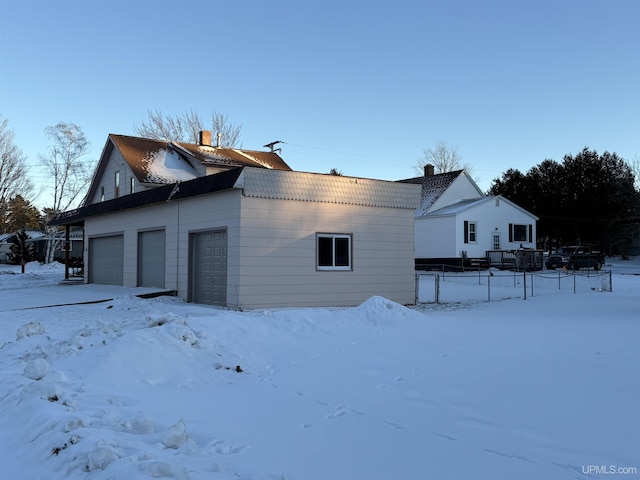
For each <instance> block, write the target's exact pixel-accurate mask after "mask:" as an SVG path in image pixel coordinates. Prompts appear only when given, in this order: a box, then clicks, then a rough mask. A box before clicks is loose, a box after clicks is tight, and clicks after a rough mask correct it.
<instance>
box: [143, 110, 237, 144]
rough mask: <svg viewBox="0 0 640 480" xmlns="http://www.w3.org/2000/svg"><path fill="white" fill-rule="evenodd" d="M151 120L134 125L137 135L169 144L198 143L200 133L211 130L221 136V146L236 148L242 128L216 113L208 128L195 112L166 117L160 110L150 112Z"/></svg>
mask: <svg viewBox="0 0 640 480" xmlns="http://www.w3.org/2000/svg"><path fill="white" fill-rule="evenodd" d="M147 114H148V115H149V120H148V121H147V122H142V123H141V124H140V125H134V127H133V132H134V134H135V135H138V136H140V137H144V138H153V139H156V140H166V141H168V142H185V143H198V141H199V133H200V131H202V130H210V131H212V132H213V133H214V135H218V134H219V135H220V146H222V147H235V146H237V145H238V141H239V139H240V129H241V126H240V125H237V124H235V123H231V122H230V121H229V119H228V118H227V116H226V115H223V114H221V113H217V112H214V113H213V114H212V115H211V126H210V127H209V128H206V127H205V125H204V122H203V120H202V117H201V116H200V115H199V114H198V113H197V112H196V111H195V110H193V109H192V110H187V111H185V112H184V113H182V114H181V115H173V116H171V115H167V116H165V115H164V114H163V113H162V112H161V111H160V110H149V111H148V112H147Z"/></svg>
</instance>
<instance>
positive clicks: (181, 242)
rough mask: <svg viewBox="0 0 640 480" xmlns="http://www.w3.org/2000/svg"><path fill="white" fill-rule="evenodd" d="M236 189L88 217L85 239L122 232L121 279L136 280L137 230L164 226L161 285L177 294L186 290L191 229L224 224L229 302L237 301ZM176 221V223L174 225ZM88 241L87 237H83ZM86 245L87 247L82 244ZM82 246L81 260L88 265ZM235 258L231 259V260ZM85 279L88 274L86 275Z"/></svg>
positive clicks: (182, 294) (132, 284) (131, 284)
mask: <svg viewBox="0 0 640 480" xmlns="http://www.w3.org/2000/svg"><path fill="white" fill-rule="evenodd" d="M240 195H241V193H240V191H233V192H224V193H220V194H217V195H213V196H202V197H195V198H192V199H187V200H184V201H182V202H168V203H164V204H160V205H152V206H149V207H144V208H138V209H134V210H128V211H125V212H118V213H117V214H110V215H102V216H99V217H93V218H90V219H87V220H86V222H85V235H86V238H91V237H93V236H104V235H110V234H117V233H124V275H123V284H124V285H125V286H128V287H135V286H136V285H137V273H138V272H137V265H138V258H137V255H138V245H137V242H138V232H140V231H144V230H155V229H165V238H166V250H165V255H166V256H165V279H166V281H165V288H166V289H167V290H176V291H177V292H178V296H180V297H181V298H185V299H188V295H189V290H188V288H189V256H188V255H189V234H190V233H192V232H197V231H204V230H216V229H227V230H228V232H229V249H228V250H229V266H228V268H229V276H228V280H227V287H228V292H229V293H228V295H229V303H230V304H232V305H235V304H237V303H238V301H237V284H238V281H237V277H238V273H237V272H238V260H237V256H238V241H237V236H238V225H239V216H240V212H239V203H240V202H239V197H240ZM178 225H180V227H179V230H178ZM85 246H88V242H85ZM85 248H87V247H85ZM87 253H88V252H87V251H86V250H85V265H88V258H87ZM233 259H235V260H233ZM85 278H87V277H85Z"/></svg>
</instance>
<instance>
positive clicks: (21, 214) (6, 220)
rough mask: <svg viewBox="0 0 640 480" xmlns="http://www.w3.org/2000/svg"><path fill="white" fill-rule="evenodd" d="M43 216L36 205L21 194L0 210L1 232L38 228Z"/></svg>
mask: <svg viewBox="0 0 640 480" xmlns="http://www.w3.org/2000/svg"><path fill="white" fill-rule="evenodd" d="M41 223H42V216H41V215H40V212H39V211H38V209H37V208H36V207H34V206H33V205H32V204H31V203H30V202H29V201H28V200H25V199H24V198H23V197H22V196H21V195H16V196H15V197H13V198H12V199H11V200H9V201H8V202H7V208H6V209H2V210H1V211H0V232H4V233H13V232H16V231H18V230H22V229H24V230H38V229H40V227H41Z"/></svg>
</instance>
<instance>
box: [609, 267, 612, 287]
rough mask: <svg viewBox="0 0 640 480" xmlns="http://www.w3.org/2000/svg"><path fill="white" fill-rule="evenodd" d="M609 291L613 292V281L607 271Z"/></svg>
mask: <svg viewBox="0 0 640 480" xmlns="http://www.w3.org/2000/svg"><path fill="white" fill-rule="evenodd" d="M609 291H610V292H613V281H612V279H611V270H609Z"/></svg>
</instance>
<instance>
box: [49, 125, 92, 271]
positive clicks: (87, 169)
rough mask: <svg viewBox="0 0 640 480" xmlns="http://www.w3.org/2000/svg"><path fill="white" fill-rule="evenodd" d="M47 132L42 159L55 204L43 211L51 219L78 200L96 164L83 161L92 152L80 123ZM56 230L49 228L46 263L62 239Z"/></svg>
mask: <svg viewBox="0 0 640 480" xmlns="http://www.w3.org/2000/svg"><path fill="white" fill-rule="evenodd" d="M45 133H46V135H47V137H48V138H49V140H50V142H51V143H50V145H49V149H48V153H47V154H46V155H40V162H41V163H42V165H43V166H44V167H45V168H46V169H47V170H48V172H49V175H50V176H51V184H52V187H51V188H53V206H52V207H50V208H47V209H45V210H44V211H45V213H46V216H47V222H48V221H49V220H50V219H51V217H52V216H53V215H55V214H56V213H59V212H63V211H65V210H68V209H69V208H71V207H72V206H74V205H75V204H76V203H77V202H78V200H79V199H80V198H81V194H82V193H83V192H84V191H85V190H86V188H87V186H88V185H89V182H90V181H91V173H92V171H93V166H92V165H91V164H89V163H86V162H83V161H82V160H81V158H82V157H83V156H84V155H86V154H87V153H88V151H89V141H88V140H87V138H86V137H85V135H84V133H83V132H82V129H81V128H80V127H79V126H77V125H76V124H74V123H64V122H60V123H58V124H57V125H53V126H49V127H47V128H46V129H45ZM57 233H58V229H57V227H47V234H48V242H47V250H46V253H45V262H46V263H50V262H52V261H53V254H54V252H55V249H56V248H57V247H58V245H59V244H60V242H61V240H60V239H59V238H58V237H57V235H56V234H57Z"/></svg>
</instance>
